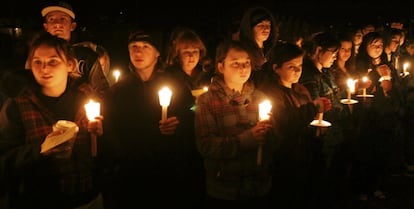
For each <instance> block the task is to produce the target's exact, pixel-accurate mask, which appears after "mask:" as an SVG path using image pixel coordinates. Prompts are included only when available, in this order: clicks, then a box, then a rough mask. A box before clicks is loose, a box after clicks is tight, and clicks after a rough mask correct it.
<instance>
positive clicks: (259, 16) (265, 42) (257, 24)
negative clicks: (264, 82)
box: [239, 6, 279, 84]
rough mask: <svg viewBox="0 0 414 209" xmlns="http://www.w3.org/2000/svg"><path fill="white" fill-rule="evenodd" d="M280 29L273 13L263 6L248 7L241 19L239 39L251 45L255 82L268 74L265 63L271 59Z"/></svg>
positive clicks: (252, 77)
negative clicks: (264, 67) (264, 68)
mask: <svg viewBox="0 0 414 209" xmlns="http://www.w3.org/2000/svg"><path fill="white" fill-rule="evenodd" d="M278 30H279V29H278V25H277V23H276V20H275V18H274V16H273V13H272V12H271V11H270V10H268V9H267V8H265V7H261V6H252V7H249V8H247V10H246V11H245V12H244V14H243V17H242V19H241V21H240V32H239V40H240V41H243V42H245V43H246V44H247V46H249V47H250V49H249V50H250V51H251V54H252V55H251V59H252V60H253V63H254V65H253V66H252V70H253V71H252V76H251V79H252V80H253V81H254V83H255V84H257V83H260V80H261V79H262V78H263V77H265V76H266V75H265V73H266V72H264V70H263V65H264V64H265V63H266V62H267V61H268V60H269V57H270V56H271V55H270V53H271V52H272V48H273V46H274V45H275V44H276V43H277V41H278Z"/></svg>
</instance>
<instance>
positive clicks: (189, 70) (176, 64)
mask: <svg viewBox="0 0 414 209" xmlns="http://www.w3.org/2000/svg"><path fill="white" fill-rule="evenodd" d="M172 34H175V37H174V38H173V37H170V38H171V45H170V46H169V51H168V54H167V68H166V73H168V74H171V76H172V77H175V78H176V79H178V80H179V83H180V84H181V85H183V87H184V89H185V90H186V91H187V92H188V93H189V94H192V95H193V96H194V102H193V110H195V108H196V105H195V102H196V99H197V97H198V96H199V94H201V93H203V92H205V90H204V89H205V88H206V90H207V89H208V87H209V86H210V83H211V78H212V76H213V73H214V71H213V69H211V66H212V65H213V64H212V63H211V62H212V61H211V59H209V58H208V57H207V49H206V46H205V45H204V42H203V41H202V40H201V37H200V36H199V35H198V34H197V33H196V32H195V31H194V30H192V29H190V28H183V27H180V28H176V30H175V32H174V33H172ZM210 65H211V66H210ZM193 113H194V111H193ZM191 120H192V121H194V114H192V119H191ZM191 124H192V125H194V123H191ZM186 133H187V134H188V135H187V136H185V137H186V138H187V139H188V140H187V142H189V144H187V145H186V146H188V148H186V149H185V150H187V151H188V155H189V159H191V160H192V163H191V167H189V171H191V170H192V171H191V172H188V174H189V175H188V177H187V180H188V181H189V182H190V181H192V182H194V183H192V185H193V186H194V188H193V189H192V192H191V194H188V201H193V202H194V206H196V205H197V204H199V203H200V202H203V200H204V198H205V171H204V166H203V160H202V158H201V155H200V153H199V152H198V150H197V147H196V145H195V136H194V133H195V132H194V127H193V126H191V127H187V132H186ZM190 195H192V196H190Z"/></svg>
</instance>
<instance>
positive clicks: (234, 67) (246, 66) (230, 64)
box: [217, 48, 252, 90]
mask: <svg viewBox="0 0 414 209" xmlns="http://www.w3.org/2000/svg"><path fill="white" fill-rule="evenodd" d="M217 67H218V70H219V71H220V73H222V74H223V76H224V82H225V83H226V84H227V86H228V87H230V89H237V90H241V88H242V86H243V84H244V83H245V82H246V81H247V80H248V79H249V77H250V73H251V71H252V66H251V61H250V57H249V54H248V53H247V52H246V51H244V50H238V49H234V48H232V49H230V50H229V51H228V53H227V56H226V58H225V59H224V60H223V61H222V62H220V63H218V66H217Z"/></svg>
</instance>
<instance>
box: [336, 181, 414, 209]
mask: <svg viewBox="0 0 414 209" xmlns="http://www.w3.org/2000/svg"><path fill="white" fill-rule="evenodd" d="M345 184H346V183H345ZM344 187H345V189H344V191H343V192H344V194H343V195H342V197H343V200H341V201H338V202H336V203H335V207H334V208H333V209H414V176H408V175H404V174H402V175H394V176H391V177H389V178H388V180H387V182H386V185H385V187H384V193H385V195H386V199H384V200H378V199H376V198H374V197H373V196H370V197H369V199H368V200H367V201H360V200H358V198H357V196H356V195H355V194H353V193H352V192H351V191H350V190H347V189H349V188H348V187H347V186H346V185H345V186H344Z"/></svg>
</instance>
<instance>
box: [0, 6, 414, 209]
mask: <svg viewBox="0 0 414 209" xmlns="http://www.w3.org/2000/svg"><path fill="white" fill-rule="evenodd" d="M40 14H41V15H42V17H43V18H44V23H43V28H44V30H43V31H40V32H39V33H37V34H36V35H35V36H33V39H32V40H31V41H30V45H29V47H28V52H27V56H26V60H24V61H22V62H24V63H21V66H24V67H22V68H24V69H16V70H13V71H10V72H6V71H4V73H2V80H1V82H2V83H1V84H0V90H1V91H0V93H1V97H0V99H1V100H0V107H1V111H0V207H1V208H5V209H27V208H33V209H37V208H38V209H49V208H61V209H118V208H119V209H120V208H122V209H124V208H139V207H145V208H154V209H159V208H164V207H165V206H168V207H170V208H177V209H178V208H180V209H236V208H238V209H239V208H246V209H253V208H260V209H273V208H283V209H332V208H335V206H336V204H337V202H340V201H341V199H342V198H345V197H344V195H343V191H344V190H346V189H348V187H349V188H350V189H351V190H352V193H353V194H354V196H355V199H357V200H358V201H362V202H364V201H367V200H369V199H377V200H384V199H386V198H388V194H387V191H385V188H384V183H385V180H386V179H387V177H389V176H391V175H399V174H402V173H406V174H408V175H413V174H414V140H413V139H414V137H413V135H414V132H413V130H412V125H413V123H414V94H413V93H412V92H413V89H414V83H413V82H414V80H413V79H412V69H414V41H413V40H414V34H409V32H408V31H407V30H405V28H404V26H403V25H402V24H393V25H389V26H387V27H381V28H380V27H376V26H375V25H371V24H369V25H364V27H361V28H358V29H357V30H349V31H348V30H346V31H345V30H343V31H342V30H341V31H334V30H321V31H318V32H315V33H313V34H310V35H309V36H302V35H298V34H294V35H292V37H295V38H291V39H289V40H282V39H280V37H279V34H280V31H279V30H280V28H279V27H278V26H279V25H280V24H279V23H278V22H277V20H276V18H275V16H274V14H273V13H272V12H271V10H269V9H267V8H266V7H263V6H252V7H249V8H248V9H247V10H246V11H245V12H244V13H243V16H242V18H241V19H240V24H239V25H238V26H239V27H238V28H237V30H235V31H234V33H232V34H231V36H230V35H229V37H227V38H225V39H223V40H221V41H220V42H219V44H218V45H217V48H215V49H214V50H213V49H210V48H209V45H206V43H205V42H204V40H203V39H202V37H201V36H200V35H199V34H198V32H197V31H195V30H194V29H192V28H190V27H185V26H177V27H176V28H174V30H173V31H172V32H171V33H170V34H169V37H168V40H163V39H162V37H163V35H164V34H161V33H160V31H157V30H154V28H139V29H137V30H134V31H132V32H131V33H130V34H129V36H128V37H125V39H126V40H127V46H126V48H127V50H128V56H129V57H126V58H125V59H126V60H127V61H128V70H125V71H124V72H123V75H122V76H121V77H119V78H116V79H113V77H112V75H111V74H110V73H111V72H110V65H111V62H110V60H111V52H110V51H108V50H107V49H106V48H105V46H102V45H100V44H97V43H95V42H93V41H92V42H91V41H89V40H87V41H83V42H78V43H74V42H73V41H72V33H73V32H74V31H75V29H76V26H77V23H76V14H75V12H74V10H73V8H72V7H71V5H70V4H68V3H65V2H54V3H53V4H50V5H46V6H45V7H44V8H42V10H41V12H40ZM165 43H166V44H165ZM164 44H165V45H164ZM210 50H213V51H214V52H213V53H212V52H211V51H210ZM212 54H214V57H212V56H211V55H212ZM164 87H168V88H169V90H170V91H171V92H172V95H170V98H168V99H167V100H168V104H167V105H166V104H163V103H160V102H161V100H162V98H161V95H159V93H160V92H159V91H160V90H161V89H163V88H164ZM90 100H94V101H97V102H99V104H100V107H101V111H100V112H99V113H98V114H97V115H94V116H93V117H92V118H90V117H89V112H88V111H87V110H86V109H85V104H86V103H87V102H88V101H90ZM265 101H268V102H270V104H271V109H270V110H268V112H263V111H262V109H261V107H262V106H261V105H262V104H263V103H262V102H265ZM62 120H65V121H70V122H73V123H75V124H76V126H77V129H76V133H75V134H74V135H70V137H66V138H67V139H70V140H64V141H62V142H60V143H57V142H55V145H54V146H50V140H51V138H56V140H57V139H58V138H59V139H60V138H64V137H65V136H66V135H65V134H66V133H68V131H70V130H72V129H70V128H68V129H65V130H63V131H62V130H59V129H58V130H56V129H55V127H56V124H58V122H59V121H62ZM69 142H73V143H69ZM95 143H97V144H95ZM46 146H50V147H49V149H47V150H46V151H45V150H44V148H45V147H46ZM95 146H96V147H97V150H95V149H94V148H95ZM95 151H96V152H97V153H95ZM68 152H69V153H70V155H69V156H67V155H65V156H66V157H62V156H64V155H63V154H64V153H68ZM346 197H348V196H346Z"/></svg>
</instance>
